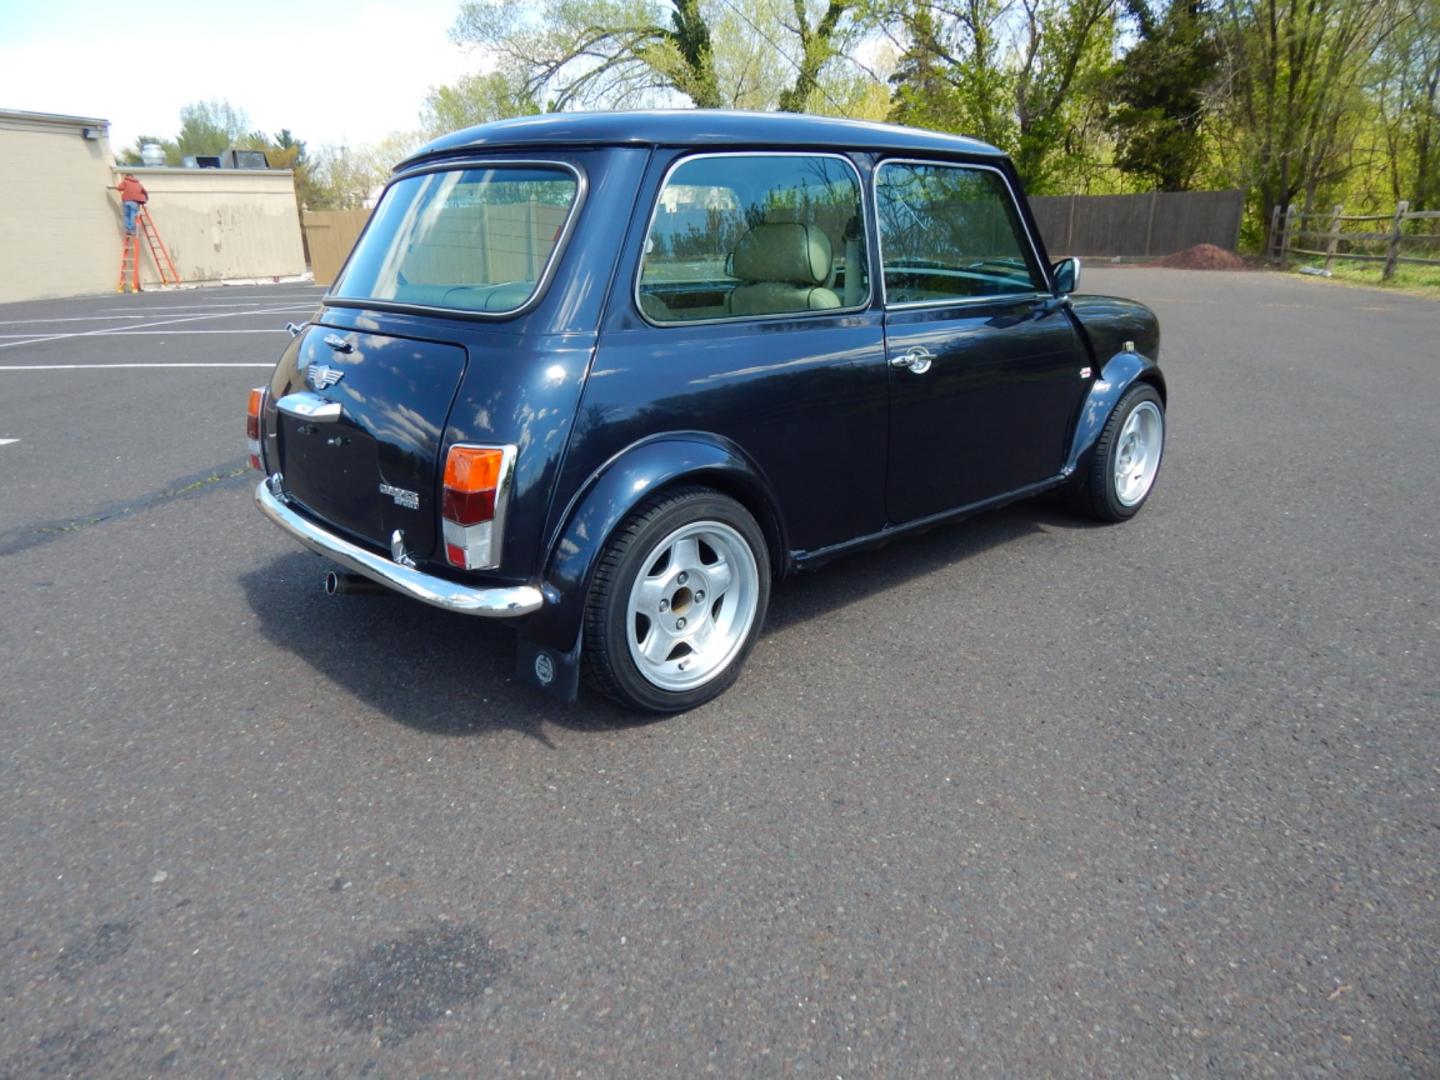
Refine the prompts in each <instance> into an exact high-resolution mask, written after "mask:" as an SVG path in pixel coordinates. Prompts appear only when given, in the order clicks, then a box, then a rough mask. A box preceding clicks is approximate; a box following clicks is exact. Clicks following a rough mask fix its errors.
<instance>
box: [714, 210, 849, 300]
mask: <svg viewBox="0 0 1440 1080" xmlns="http://www.w3.org/2000/svg"><path fill="white" fill-rule="evenodd" d="M830 255H831V252H830V238H829V237H828V236H826V235H825V234H824V233H823V232H821V231H820V230H819V229H817V228H815V227H814V226H813V225H802V224H800V223H799V222H798V221H777V222H773V223H768V224H764V225H756V226H755V227H754V228H753V229H751V230H750V231H749V232H747V233H746V234H745V235H744V236H742V237H740V242H739V243H738V244H736V245H735V265H734V272H735V276H736V277H737V278H739V279H740V280H741V281H783V282H786V283H788V284H791V285H805V286H811V285H821V284H823V283H824V282H825V281H826V280H828V279H829V277H830V267H831V259H830Z"/></svg>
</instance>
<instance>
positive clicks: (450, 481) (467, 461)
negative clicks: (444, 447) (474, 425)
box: [445, 446, 505, 494]
mask: <svg viewBox="0 0 1440 1080" xmlns="http://www.w3.org/2000/svg"><path fill="white" fill-rule="evenodd" d="M504 460H505V451H503V450H499V449H491V448H489V447H481V446H452V447H451V448H450V455H449V457H447V458H446V459H445V486H446V487H447V488H449V489H450V490H451V491H456V492H462V493H466V494H468V493H470V492H476V491H494V490H495V488H496V487H498V486H499V484H500V466H501V464H502V463H503V462H504Z"/></svg>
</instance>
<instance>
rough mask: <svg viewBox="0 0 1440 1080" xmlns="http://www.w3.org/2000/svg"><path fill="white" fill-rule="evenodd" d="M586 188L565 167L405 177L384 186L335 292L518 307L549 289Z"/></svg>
mask: <svg viewBox="0 0 1440 1080" xmlns="http://www.w3.org/2000/svg"><path fill="white" fill-rule="evenodd" d="M580 190H581V182H580V178H579V176H578V174H577V173H575V172H574V171H572V170H571V169H569V168H566V167H564V166H560V165H525V166H520V165H514V166H512V165H496V166H485V167H476V168H466V169H446V170H443V171H440V172H430V173H422V174H419V175H416V176H409V177H404V178H402V179H400V180H397V181H395V182H394V183H393V184H391V185H390V187H389V188H387V189H386V191H385V195H384V197H383V198H382V199H381V200H380V205H379V206H377V207H376V209H375V214H374V216H373V218H372V219H371V221H370V224H369V226H368V227H367V228H366V230H365V232H364V234H363V235H362V236H361V238H360V240H359V242H358V243H357V244H356V247H355V251H354V253H353V254H352V255H351V256H350V261H349V263H348V264H347V265H346V267H345V270H344V273H343V274H342V275H341V278H340V280H339V281H337V282H336V283H335V286H334V288H333V289H332V290H331V294H330V295H331V297H332V298H336V299H341V300H355V301H363V300H372V301H381V302H385V303H392V304H402V305H408V306H418V307H435V308H451V309H454V310H457V311H466V312H475V313H481V314H486V315H509V314H514V313H516V312H518V311H519V310H520V309H522V308H524V307H525V306H527V305H528V304H529V303H530V301H531V300H532V299H534V298H535V297H536V296H537V295H538V293H539V292H540V290H541V289H542V288H543V287H544V284H545V282H546V279H547V277H548V275H549V270H550V267H551V265H552V264H553V262H554V260H555V257H556V256H557V254H558V251H559V246H560V244H561V242H562V240H563V238H564V235H565V232H566V228H567V225H568V223H569V220H570V217H571V215H572V214H573V213H574V210H575V206H576V203H577V201H578V199H579V196H580Z"/></svg>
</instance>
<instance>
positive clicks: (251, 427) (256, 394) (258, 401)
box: [245, 386, 265, 439]
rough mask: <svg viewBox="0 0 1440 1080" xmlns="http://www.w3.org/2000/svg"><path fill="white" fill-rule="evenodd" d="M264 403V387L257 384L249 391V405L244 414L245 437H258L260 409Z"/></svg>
mask: <svg viewBox="0 0 1440 1080" xmlns="http://www.w3.org/2000/svg"><path fill="white" fill-rule="evenodd" d="M264 403H265V388H264V387H263V386H257V387H256V388H255V389H254V390H251V391H250V405H249V408H248V409H247V410H246V415H245V437H246V438H249V439H258V438H260V409H261V408H262V407H263V405H264Z"/></svg>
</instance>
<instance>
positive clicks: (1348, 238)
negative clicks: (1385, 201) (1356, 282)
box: [1270, 199, 1440, 281]
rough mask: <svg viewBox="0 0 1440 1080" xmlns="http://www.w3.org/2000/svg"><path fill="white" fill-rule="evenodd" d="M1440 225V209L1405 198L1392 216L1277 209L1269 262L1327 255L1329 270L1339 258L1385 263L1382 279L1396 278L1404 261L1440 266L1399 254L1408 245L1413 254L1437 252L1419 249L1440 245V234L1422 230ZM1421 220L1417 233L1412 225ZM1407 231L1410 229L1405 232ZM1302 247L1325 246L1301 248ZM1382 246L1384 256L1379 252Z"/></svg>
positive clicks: (1340, 209)
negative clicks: (1381, 226)
mask: <svg viewBox="0 0 1440 1080" xmlns="http://www.w3.org/2000/svg"><path fill="white" fill-rule="evenodd" d="M1317 220H1318V221H1324V222H1326V223H1327V224H1326V227H1325V228H1324V229H1323V230H1320V229H1314V228H1307V227H1306V222H1310V221H1317ZM1375 221H1386V222H1389V223H1390V227H1389V229H1387V230H1385V231H1384V232H1376V231H1373V230H1367V229H1361V230H1358V231H1356V230H1354V229H1351V228H1348V226H1351V225H1354V224H1355V223H1357V222H1359V223H1368V222H1375ZM1432 221H1440V210H1415V211H1412V210H1411V209H1410V204H1409V203H1408V202H1406V201H1405V200H1403V199H1402V200H1401V201H1400V202H1399V203H1397V204H1396V206H1395V211H1394V213H1391V214H1347V213H1345V207H1344V206H1343V205H1336V207H1335V209H1333V210H1330V211H1314V212H1310V213H1304V212H1301V211H1300V210H1297V209H1296V208H1295V204H1294V203H1291V204H1290V205H1289V206H1287V207H1281V206H1276V207H1275V208H1274V209H1273V210H1272V211H1271V212H1270V258H1271V260H1272V261H1273V262H1278V263H1282V264H1283V263H1285V262H1286V261H1287V260H1288V259H1289V257H1290V256H1291V255H1314V256H1320V257H1323V258H1324V260H1325V269H1326V270H1329V269H1330V264H1331V263H1332V262H1334V261H1335V260H1336V259H1358V260H1360V261H1362V262H1379V263H1384V264H1385V265H1384V268H1383V269H1382V270H1381V272H1380V280H1381V281H1389V280H1390V279H1391V278H1393V277H1394V276H1395V267H1396V266H1397V265H1398V264H1400V263H1415V264H1418V265H1421V266H1440V258H1435V257H1433V256H1431V257H1429V258H1426V257H1424V256H1419V255H1404V254H1401V252H1402V250H1404V248H1405V245H1409V244H1414V245H1417V247H1416V248H1411V249H1410V250H1412V251H1413V250H1421V251H1433V250H1434V249H1433V248H1430V247H1427V246H1421V245H1428V244H1434V243H1436V242H1437V241H1440V233H1436V232H1433V231H1432V232H1425V231H1422V230H1424V229H1426V228H1427V224H1425V223H1428V222H1432ZM1411 222H1420V223H1421V224H1420V225H1419V227H1418V229H1417V228H1416V227H1415V226H1412V225H1410V223H1411ZM1407 226H1408V227H1409V231H1406V230H1407ZM1302 243H1307V244H1312V245H1313V244H1316V243H1318V244H1320V245H1322V246H1320V247H1316V246H1310V247H1301V246H1300V245H1301V244H1302ZM1382 246H1383V248H1384V251H1383V253H1382V252H1381V251H1379V250H1376V249H1378V248H1381V247H1382Z"/></svg>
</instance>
